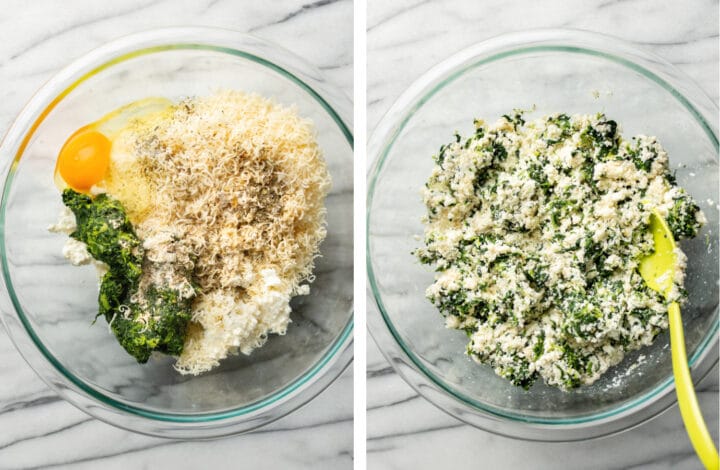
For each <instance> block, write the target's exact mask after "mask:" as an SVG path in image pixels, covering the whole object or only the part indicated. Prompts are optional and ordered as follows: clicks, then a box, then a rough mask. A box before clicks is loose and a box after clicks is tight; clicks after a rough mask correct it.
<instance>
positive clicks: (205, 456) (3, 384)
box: [0, 0, 353, 470]
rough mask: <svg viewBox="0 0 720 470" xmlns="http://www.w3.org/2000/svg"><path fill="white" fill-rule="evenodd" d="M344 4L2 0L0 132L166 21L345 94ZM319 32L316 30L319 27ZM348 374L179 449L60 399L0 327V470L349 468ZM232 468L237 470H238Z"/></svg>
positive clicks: (348, 57) (348, 69) (348, 84)
mask: <svg viewBox="0 0 720 470" xmlns="http://www.w3.org/2000/svg"><path fill="white" fill-rule="evenodd" d="M352 10H353V4H352V1H351V0H329V1H327V0H323V1H315V2H311V1H303V0H283V1H273V2H237V1H234V0H201V1H196V0H180V1H176V0H172V1H171V0H165V1H161V0H124V1H122V2H97V1H93V0H71V1H65V2H57V1H53V0H40V1H35V2H24V1H22V0H3V1H2V13H0V31H2V32H3V34H2V41H0V83H1V84H2V87H1V88H0V102H2V106H0V132H2V133H3V134H4V133H5V131H6V130H7V128H8V127H9V125H10V124H11V123H12V121H13V119H14V118H15V116H16V115H17V114H18V113H19V111H20V109H21V108H22V107H23V106H24V105H25V103H26V102H27V101H28V100H29V99H30V97H31V96H32V94H33V93H34V92H35V90H37V89H38V88H39V87H40V86H41V85H42V84H43V83H44V82H45V81H46V80H48V79H49V78H50V77H51V76H52V75H53V74H54V73H55V72H57V71H58V70H59V69H60V68H61V67H63V66H64V65H66V64H67V63H68V62H69V61H71V60H73V59H75V58H77V57H79V56H81V55H83V54H84V53H86V52H88V51H89V50H91V49H93V48H94V47H97V46H99V45H101V44H103V43H105V42H107V41H109V40H112V39H115V38H117V37H120V36H123V35H126V34H130V33H133V32H138V31H143V30H148V29H152V28H157V27H165V26H187V25H194V26H217V27H224V28H229V29H234V30H238V31H244V32H251V33H253V34H255V35H257V36H260V37H262V38H264V39H267V40H270V41H273V42H275V43H278V44H281V45H283V46H284V47H286V48H288V49H290V50H291V51H293V52H295V53H296V54H298V55H300V56H302V57H305V58H306V59H307V60H308V61H309V62H311V63H313V64H315V65H316V66H317V67H319V68H320V69H321V70H322V71H323V72H324V73H325V75H326V76H327V77H328V79H329V80H330V81H331V82H334V83H335V84H336V85H337V86H339V87H341V88H342V89H343V90H344V91H345V93H346V94H347V95H348V96H352V83H353V65H352V64H353V57H352ZM318 25H321V26H322V27H318ZM352 397H353V383H352V367H350V368H348V370H346V371H345V372H344V373H343V374H342V376H341V377H340V378H339V379H338V380H337V381H336V382H335V383H334V384H333V385H331V386H330V387H329V388H328V389H327V390H326V391H325V392H323V393H322V394H321V395H320V396H319V397H317V398H316V399H315V400H313V401H312V402H310V403H309V404H308V405H306V406H305V407H303V408H302V409H300V410H298V411H297V412H295V413H292V414H290V415H289V416H287V417H285V418H283V419H281V420H279V421H277V422H275V423H273V424H271V425H269V426H267V427H264V428H262V429H261V430H259V431H257V432H254V433H251V434H246V435H242V436H237V437H231V438H225V439H221V440H216V441H209V442H180V441H169V440H164V439H159V438H151V437H146V436H142V435H139V434H134V433H131V432H127V431H123V430H120V429H117V428H114V427H112V426H110V425H107V424H105V423H103V422H100V421H98V420H96V419H93V418H91V417H89V416H88V415H86V414H84V413H83V412H81V411H79V410H78V409H76V408H74V407H73V406H71V405H70V404H68V403H66V402H65V401H63V400H62V399H60V398H59V397H58V396H57V395H55V393H54V392H53V391H52V390H50V389H49V388H48V387H47V386H46V385H45V383H44V382H43V381H42V380H40V379H39V378H38V377H37V376H36V375H35V373H34V372H33V371H32V370H31V369H30V368H29V367H28V365H27V364H26V363H25V362H24V361H23V360H22V358H21V356H20V355H19V354H18V353H17V351H16V350H15V348H14V347H13V345H12V343H11V342H10V339H9V338H8V336H7V335H6V333H5V331H4V330H3V329H2V327H1V326H0V469H3V470H5V469H20V468H23V469H30V468H73V469H83V468H86V469H96V468H104V469H114V468H117V469H139V468H145V469H157V468H176V469H184V468H230V467H229V466H233V467H234V466H235V464H231V463H238V462H242V465H243V466H247V467H256V468H283V469H284V468H293V469H295V468H308V469H341V468H351V466H352V449H353V437H352V436H353V424H352V410H353V404H352ZM235 468H237V467H235Z"/></svg>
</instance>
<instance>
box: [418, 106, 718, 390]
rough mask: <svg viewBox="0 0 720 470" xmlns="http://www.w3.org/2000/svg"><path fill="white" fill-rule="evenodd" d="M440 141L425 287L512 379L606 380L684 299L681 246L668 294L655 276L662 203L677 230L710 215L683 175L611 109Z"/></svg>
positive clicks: (452, 323) (519, 119)
mask: <svg viewBox="0 0 720 470" xmlns="http://www.w3.org/2000/svg"><path fill="white" fill-rule="evenodd" d="M455 137H456V138H455V141H454V142H452V143H449V144H447V145H443V146H442V147H441V148H440V151H439V153H438V154H437V155H436V156H434V157H433V158H434V161H435V167H434V168H433V171H432V174H431V175H430V178H429V179H428V181H427V183H426V185H425V188H424V190H423V199H424V202H425V205H426V207H427V215H426V216H425V218H424V223H425V226H426V227H425V236H424V247H422V248H419V249H417V250H416V251H415V255H416V256H417V257H418V258H419V260H420V261H421V262H422V263H425V264H432V265H435V267H436V271H437V275H436V277H435V282H434V283H433V284H432V285H431V286H430V287H429V288H428V289H427V291H426V295H427V297H428V299H429V300H430V301H431V302H432V303H433V304H434V305H435V306H437V308H438V309H439V310H440V312H441V313H442V314H443V316H444V317H445V324H446V327H447V328H453V329H460V330H464V331H465V332H466V333H467V335H468V337H469V343H468V345H467V353H468V354H469V355H470V356H471V357H472V358H473V359H475V360H476V361H477V362H479V363H482V364H488V365H490V366H491V367H493V368H494V370H495V372H496V373H497V374H498V375H500V376H501V377H504V378H506V379H508V380H510V381H511V382H512V383H513V384H515V385H518V386H522V387H525V388H529V387H530V386H531V385H532V384H533V383H534V382H535V381H536V380H537V379H538V378H542V379H543V380H544V381H545V383H547V384H548V385H551V386H556V387H559V388H561V389H563V390H569V389H572V388H575V387H578V386H580V385H588V384H591V383H593V382H594V381H595V380H597V379H598V378H599V377H600V376H601V375H602V374H603V373H604V372H605V371H607V370H608V368H610V367H612V366H613V365H615V364H618V363H619V362H620V361H621V360H622V359H623V356H624V354H625V353H626V352H627V351H631V350H635V349H638V348H640V347H642V346H647V345H650V344H651V343H652V341H653V339H654V338H655V337H656V336H657V335H658V333H660V332H661V331H662V330H664V329H666V328H667V327H668V320H667V304H668V303H669V302H670V301H672V300H682V298H683V296H684V291H683V289H682V285H683V280H684V274H685V260H686V258H685V255H684V254H683V253H682V252H680V250H679V249H678V260H679V262H678V264H679V266H678V267H677V269H676V270H675V272H676V273H677V274H676V278H675V280H674V284H675V287H676V288H675V289H674V292H673V293H672V295H671V298H670V299H667V300H666V299H665V298H664V297H663V296H662V295H661V294H659V293H657V292H655V291H653V290H651V289H650V288H648V287H647V286H646V285H645V282H644V280H643V279H642V277H641V276H640V273H639V272H638V265H639V261H640V259H641V258H642V257H643V256H646V255H648V254H651V253H652V252H653V239H652V235H651V234H650V232H649V230H648V224H649V218H650V214H651V211H652V210H653V208H656V209H657V211H658V212H659V213H660V215H661V216H662V217H664V218H665V220H666V221H667V223H668V225H669V227H670V229H671V230H672V232H673V234H674V237H675V239H676V240H677V239H682V238H692V237H694V236H695V235H696V234H697V232H698V230H699V229H700V227H701V226H702V225H703V224H704V223H705V217H704V215H703V214H702V212H701V211H700V209H699V207H698V205H697V204H695V202H694V201H693V200H692V198H691V197H690V196H689V195H688V194H687V192H686V191H685V190H684V189H683V188H680V187H678V186H677V185H676V183H675V179H674V177H673V175H672V173H671V172H670V169H669V166H668V156H667V153H666V152H665V150H663V148H662V147H661V146H660V144H659V143H658V141H657V139H656V138H655V137H649V136H644V135H639V136H637V137H634V138H633V139H632V140H629V141H628V140H625V139H623V137H622V136H621V134H620V130H619V128H618V126H617V124H616V123H615V122H614V121H612V120H609V119H607V118H606V117H605V116H604V115H603V114H597V115H594V116H593V115H573V116H568V115H565V114H554V115H550V116H545V117H542V118H539V119H537V120H534V121H533V122H529V123H526V122H525V120H524V119H523V113H522V112H516V113H515V114H514V115H512V116H504V117H503V118H501V119H500V120H498V121H497V122H496V123H495V124H494V125H487V124H485V123H484V122H483V121H480V120H477V121H475V133H474V135H471V136H470V137H468V138H466V139H463V138H462V137H460V136H459V135H456V136H455Z"/></svg>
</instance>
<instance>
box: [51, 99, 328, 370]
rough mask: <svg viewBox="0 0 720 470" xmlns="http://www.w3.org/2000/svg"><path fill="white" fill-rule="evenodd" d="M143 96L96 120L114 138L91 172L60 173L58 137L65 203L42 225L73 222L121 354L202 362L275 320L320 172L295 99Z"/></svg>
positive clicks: (254, 339) (287, 295)
mask: <svg viewBox="0 0 720 470" xmlns="http://www.w3.org/2000/svg"><path fill="white" fill-rule="evenodd" d="M150 101H152V102H151V103H150V104H148V102H147V101H145V102H143V103H142V104H141V105H138V106H136V107H133V106H132V105H131V107H130V108H128V109H129V110H130V111H132V112H130V111H128V110H127V109H123V110H120V111H118V112H119V113H120V114H119V115H113V117H112V118H111V119H110V118H108V119H109V120H108V119H106V120H101V121H98V124H96V125H94V126H95V127H97V129H98V131H99V132H103V133H104V135H107V136H108V139H109V140H110V141H111V147H109V148H111V149H112V150H111V152H110V155H109V159H108V162H107V165H106V170H104V173H102V177H101V178H100V177H95V176H93V177H88V178H84V179H83V178H79V177H78V176H77V175H78V171H74V172H73V173H69V172H68V171H65V172H64V173H63V168H62V167H61V166H60V165H61V161H62V159H63V152H65V150H66V148H68V147H72V145H71V142H70V140H69V143H68V144H66V146H65V147H64V148H63V151H61V155H60V157H59V159H58V167H59V173H60V175H61V176H62V177H63V180H64V182H65V183H66V184H65V188H66V189H65V190H64V192H63V202H64V203H65V205H66V206H67V209H66V212H65V213H64V214H63V216H62V217H61V220H60V222H59V223H58V224H56V225H55V226H53V227H51V230H54V231H61V232H65V233H69V234H70V237H71V238H69V240H68V242H67V244H66V246H65V248H64V250H63V253H64V254H65V256H66V257H67V258H68V259H69V260H70V261H71V262H72V263H73V264H87V263H88V262H91V261H93V260H94V261H96V262H97V261H100V262H102V263H101V264H102V266H103V268H104V270H105V271H106V272H103V273H101V274H103V277H102V282H101V286H100V295H99V305H100V309H99V314H98V315H102V316H104V317H105V318H106V319H107V320H108V322H109V324H110V328H111V330H112V331H113V333H114V334H115V335H116V336H117V338H118V340H119V341H120V343H121V345H122V346H123V347H124V348H125V349H126V350H127V351H128V352H129V353H130V354H132V355H133V356H134V357H135V358H136V359H137V360H138V361H139V362H146V361H147V360H148V359H149V357H150V355H151V353H152V352H153V351H158V352H162V353H165V354H171V355H175V356H178V360H177V362H176V364H175V368H176V369H177V370H178V371H179V372H181V373H183V374H199V373H202V372H205V371H208V370H210V369H212V368H213V367H215V366H217V365H218V364H219V362H220V361H221V360H222V359H224V358H226V357H227V356H229V355H232V354H236V353H239V352H242V353H243V354H250V353H251V352H252V351H253V349H255V348H258V347H260V346H262V345H263V344H264V343H265V341H266V339H267V337H268V335H269V334H272V333H274V334H281V335H282V334H285V332H286V329H287V326H288V323H289V322H290V305H289V302H290V299H291V298H292V297H293V296H294V295H300V294H307V293H308V292H309V286H308V284H307V283H309V282H311V281H312V280H313V276H312V268H313V259H314V258H315V256H317V252H318V246H319V244H320V242H321V241H322V240H323V239H324V238H325V235H326V229H325V214H326V211H325V207H324V198H325V196H326V194H327V192H328V191H329V188H330V178H329V175H328V172H327V168H326V166H325V162H324V159H323V158H322V155H321V152H320V149H319V147H318V144H317V142H316V140H315V130H314V128H313V126H312V123H310V122H309V121H307V120H304V119H302V118H300V117H299V116H298V115H297V113H296V111H295V110H294V109H289V108H284V107H281V106H279V105H277V104H275V103H274V102H272V101H270V100H267V99H265V98H262V97H260V96H257V95H249V94H245V93H241V92H237V91H223V92H219V93H217V94H214V95H211V96H208V97H202V98H194V99H188V100H185V101H182V102H181V103H179V104H172V103H162V102H156V101H153V100H152V99H151V100H150ZM138 110H140V111H141V112H137V111H138ZM135 114H137V115H135ZM127 115H134V116H133V117H131V118H129V119H126V121H127V122H123V123H121V125H111V124H109V122H111V121H113V120H115V121H117V120H118V119H119V118H118V117H117V116H123V117H124V118H126V117H127ZM91 127H93V126H86V128H83V129H81V131H78V133H81V135H80V136H81V137H82V132H85V133H86V134H87V132H88V130H87V129H88V128H91ZM118 127H119V130H118V129H117V128H118ZM90 132H95V131H90ZM85 138H86V140H87V139H88V138H87V137H85ZM92 138H93V139H95V138H96V137H92ZM71 139H72V138H71ZM94 142H95V141H93V142H90V143H87V142H85V143H84V145H85V149H87V148H90V147H92V148H93V149H96V148H99V146H98V145H96V144H94ZM93 145H94V147H93ZM75 146H76V147H78V148H81V147H82V145H80V144H77V145H75ZM82 151H85V154H82V153H81V152H82ZM98 152H99V151H98V150H96V153H98ZM83 155H89V151H87V150H80V151H78V152H76V156H75V160H77V159H81V158H84V157H83ZM69 159H71V158H70V157H67V158H66V160H69ZM73 161H74V160H73ZM87 166H88V165H87V164H86V166H85V167H84V168H87ZM68 174H69V175H70V176H66V175H68ZM68 180H71V181H72V183H71V182H70V181H68ZM78 182H80V183H78ZM90 183H92V186H90ZM83 185H84V187H83ZM88 186H89V187H88ZM73 216H74V217H73Z"/></svg>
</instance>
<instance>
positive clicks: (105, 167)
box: [55, 98, 172, 193]
mask: <svg viewBox="0 0 720 470" xmlns="http://www.w3.org/2000/svg"><path fill="white" fill-rule="evenodd" d="M171 105H172V103H171V102H170V101H169V100H167V99H166V98H146V99H143V100H139V101H135V102H133V103H130V104H128V105H125V106H123V107H121V108H118V109H116V110H115V111H112V112H111V113H108V114H106V115H105V116H103V117H102V118H101V119H98V120H97V121H95V122H93V123H91V124H88V125H86V126H84V127H81V128H80V129H78V130H77V131H75V132H74V133H73V134H72V135H71V136H70V137H69V138H68V139H67V140H66V141H65V143H64V144H63V146H62V148H61V149H60V153H59V154H58V158H57V163H56V165H55V183H56V184H57V185H58V187H59V188H60V189H62V188H64V187H67V186H69V187H71V188H72V189H74V190H75V191H80V192H83V193H90V192H91V188H93V186H97V187H98V188H99V189H100V190H105V189H107V188H106V183H108V182H109V181H110V180H111V179H112V174H111V173H113V170H114V169H115V166H116V165H113V162H114V161H115V160H127V159H128V154H129V153H130V152H128V147H129V146H128V144H127V142H125V140H127V139H125V138H124V137H127V136H128V135H129V134H132V130H133V129H134V128H135V127H138V126H141V125H143V123H144V125H145V126H149V125H150V124H148V123H152V121H154V120H156V119H161V118H162V117H163V116H164V115H163V112H167V110H169V109H170V107H171ZM116 144H118V145H116ZM115 147H117V149H116V148H115ZM118 152H119V153H118Z"/></svg>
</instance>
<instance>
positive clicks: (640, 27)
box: [367, 0, 719, 470]
mask: <svg viewBox="0 0 720 470" xmlns="http://www.w3.org/2000/svg"><path fill="white" fill-rule="evenodd" d="M540 27H545V28H551V27H564V28H579V29H587V30H591V31H597V32H602V33H606V34H611V35H615V36H619V37H621V38H624V39H627V40H631V41H634V42H636V43H637V44H638V45H639V46H641V47H643V48H645V49H647V50H650V51H652V52H654V53H656V54H659V55H660V56H662V57H664V58H665V59H667V60H668V61H670V62H672V63H673V64H675V65H676V66H677V67H679V68H680V69H681V70H683V71H684V72H685V73H687V74H688V75H690V76H691V77H692V78H693V79H694V80H695V81H696V82H697V83H698V84H699V85H700V87H701V88H703V90H704V91H705V92H706V93H707V94H708V95H709V96H710V97H711V98H713V99H715V100H717V99H718V86H719V84H718V2H717V1H716V0H706V1H697V2H671V1H669V0H662V1H654V0H610V1H583V2H567V1H563V0H550V1H543V2H535V1H503V0H486V1H483V2H470V1H467V2H458V1H435V0H430V1H427V0H426V1H422V0H401V1H394V2H385V1H382V0H371V1H370V2H369V5H368V39H367V44H368V93H367V100H368V129H369V130H370V132H372V130H373V129H374V127H375V126H376V125H377V123H378V121H379V120H380V118H381V117H382V116H383V114H384V113H385V112H386V111H387V110H388V109H389V107H390V106H391V105H392V103H393V102H394V101H395V100H396V99H397V98H398V96H399V95H400V94H401V93H402V92H403V91H404V90H405V89H406V88H407V87H408V86H409V85H410V84H411V83H412V82H413V81H415V80H416V79H417V78H418V77H419V76H420V75H422V74H423V73H424V72H426V71H427V70H428V69H429V68H431V67H432V66H434V65H435V64H437V63H438V62H440V61H441V60H442V59H443V58H445V57H446V56H447V55H449V54H452V53H453V52H455V51H458V50H460V49H462V48H464V47H467V46H469V45H471V44H474V43H476V42H478V41H482V40H484V39H487V38H490V37H492V36H496V35H498V34H502V33H507V32H511V31H515V30H521V29H529V28H540ZM370 163H371V162H368V164H370ZM368 310H369V311H368V315H376V314H377V313H376V312H375V311H374V303H373V301H372V299H371V298H368ZM367 363H368V373H367V405H368V413H367V430H368V443H367V450H368V456H367V462H368V468H369V469H372V470H390V469H398V470H400V469H408V468H413V469H434V468H453V469H455V468H457V469H464V468H468V469H470V468H487V469H515V468H523V469H577V468H582V469H630V468H632V469H648V470H649V469H698V468H701V466H700V463H699V461H698V460H697V458H696V457H695V455H694V452H693V450H692V448H691V446H690V443H689V441H688V439H687V437H686V434H685V430H684V428H683V425H682V421H681V418H680V414H679V411H678V409H677V406H675V407H673V408H671V409H670V410H668V411H667V412H665V413H664V414H662V415H661V416H659V417H657V418H656V419H654V420H652V421H650V422H648V423H646V424H643V425H641V426H639V427H638V428H636V429H633V430H630V431H628V432H625V433H622V434H619V435H616V436H612V437H608V438H604V439H600V440H593V441H589V442H581V443H572V444H563V443H560V444H547V443H538V442H524V441H519V440H513V439H508V438H505V437H500V436H496V435H493V434H490V433H487V432H484V431H481V430H478V429H475V428H473V427H471V426H468V425H465V424H463V423H461V422H460V421H458V420H456V419H454V418H453V417H451V416H449V415H447V414H445V413H444V412H442V411H440V410H439V409H437V408H435V407H434V406H433V405H431V404H430V403H429V402H427V401H425V400H424V399H423V398H422V397H420V396H418V395H417V393H416V392H415V391H414V390H413V389H412V388H410V386H408V385H407V384H406V383H405V382H404V381H403V380H402V379H401V378H400V377H399V376H398V375H397V374H396V373H395V372H394V371H393V369H392V368H391V367H390V365H389V364H388V362H387V361H386V360H385V359H384V357H383V356H382V355H381V353H380V351H379V350H378V348H377V346H376V345H375V343H374V342H373V341H372V340H369V343H368V353H367ZM698 398H699V401H700V404H701V407H702V409H703V412H704V414H705V418H706V420H707V422H708V423H709V425H710V427H711V432H712V434H713V437H714V438H715V440H716V442H717V438H718V429H717V423H718V369H717V367H716V368H715V369H714V370H713V371H711V373H710V375H709V376H708V378H706V379H705V380H704V381H703V382H702V384H701V385H700V387H699V391H698Z"/></svg>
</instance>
